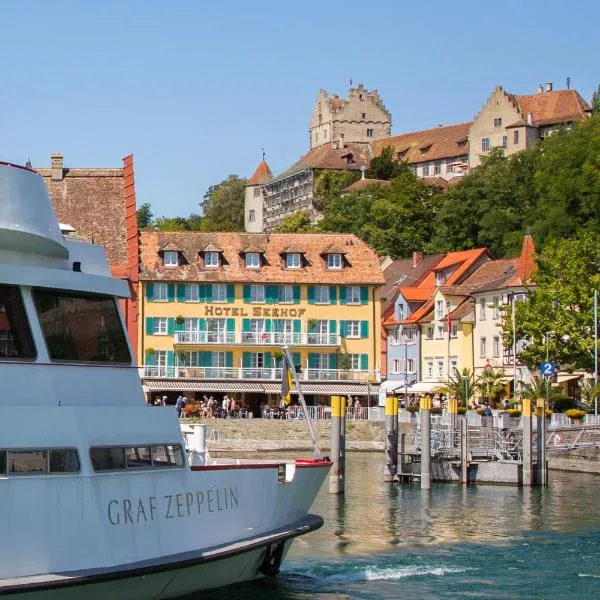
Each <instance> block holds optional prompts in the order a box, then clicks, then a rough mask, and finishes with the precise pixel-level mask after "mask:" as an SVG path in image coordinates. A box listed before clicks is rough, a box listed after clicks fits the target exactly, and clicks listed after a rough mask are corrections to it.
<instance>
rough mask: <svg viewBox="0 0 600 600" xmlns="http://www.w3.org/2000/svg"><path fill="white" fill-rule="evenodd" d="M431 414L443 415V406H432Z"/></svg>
mask: <svg viewBox="0 0 600 600" xmlns="http://www.w3.org/2000/svg"><path fill="white" fill-rule="evenodd" d="M431 414H432V415H441V414H442V407H441V406H432V407H431Z"/></svg>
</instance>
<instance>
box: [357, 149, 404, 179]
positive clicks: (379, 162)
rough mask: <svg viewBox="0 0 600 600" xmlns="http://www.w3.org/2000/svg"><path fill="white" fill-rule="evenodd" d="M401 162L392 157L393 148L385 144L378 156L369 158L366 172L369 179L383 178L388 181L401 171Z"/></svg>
mask: <svg viewBox="0 0 600 600" xmlns="http://www.w3.org/2000/svg"><path fill="white" fill-rule="evenodd" d="M402 168H403V163H402V162H401V161H399V160H397V159H395V158H394V150H393V148H392V147H391V146H386V147H385V148H384V149H383V150H382V151H381V154H380V155H379V156H376V157H375V158H373V159H371V164H370V165H369V169H368V170H367V172H366V176H367V177H368V178H369V179H385V180H386V181H390V180H392V179H394V178H395V177H397V176H398V175H399V174H400V172H401V171H402Z"/></svg>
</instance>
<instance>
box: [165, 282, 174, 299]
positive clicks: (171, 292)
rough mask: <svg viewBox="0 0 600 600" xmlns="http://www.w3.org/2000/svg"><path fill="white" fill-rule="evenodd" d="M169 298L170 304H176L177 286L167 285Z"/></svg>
mask: <svg viewBox="0 0 600 600" xmlns="http://www.w3.org/2000/svg"><path fill="white" fill-rule="evenodd" d="M167 298H168V299H169V302H175V284H174V283H169V284H167Z"/></svg>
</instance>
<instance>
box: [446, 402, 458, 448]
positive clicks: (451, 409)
mask: <svg viewBox="0 0 600 600" xmlns="http://www.w3.org/2000/svg"><path fill="white" fill-rule="evenodd" d="M448 414H449V415H450V431H451V432H455V431H456V430H457V428H458V427H457V425H458V423H457V417H458V400H457V399H456V398H448ZM450 439H451V440H453V442H452V445H453V446H454V440H455V439H456V437H455V434H454V433H451V434H450Z"/></svg>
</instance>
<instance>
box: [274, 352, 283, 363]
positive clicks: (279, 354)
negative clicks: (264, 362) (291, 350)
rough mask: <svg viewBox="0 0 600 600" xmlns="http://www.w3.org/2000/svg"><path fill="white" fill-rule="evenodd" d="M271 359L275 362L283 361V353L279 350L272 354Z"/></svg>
mask: <svg viewBox="0 0 600 600" xmlns="http://www.w3.org/2000/svg"><path fill="white" fill-rule="evenodd" d="M273 359H274V360H276V361H280V360H283V352H282V351H281V350H275V352H273Z"/></svg>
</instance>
